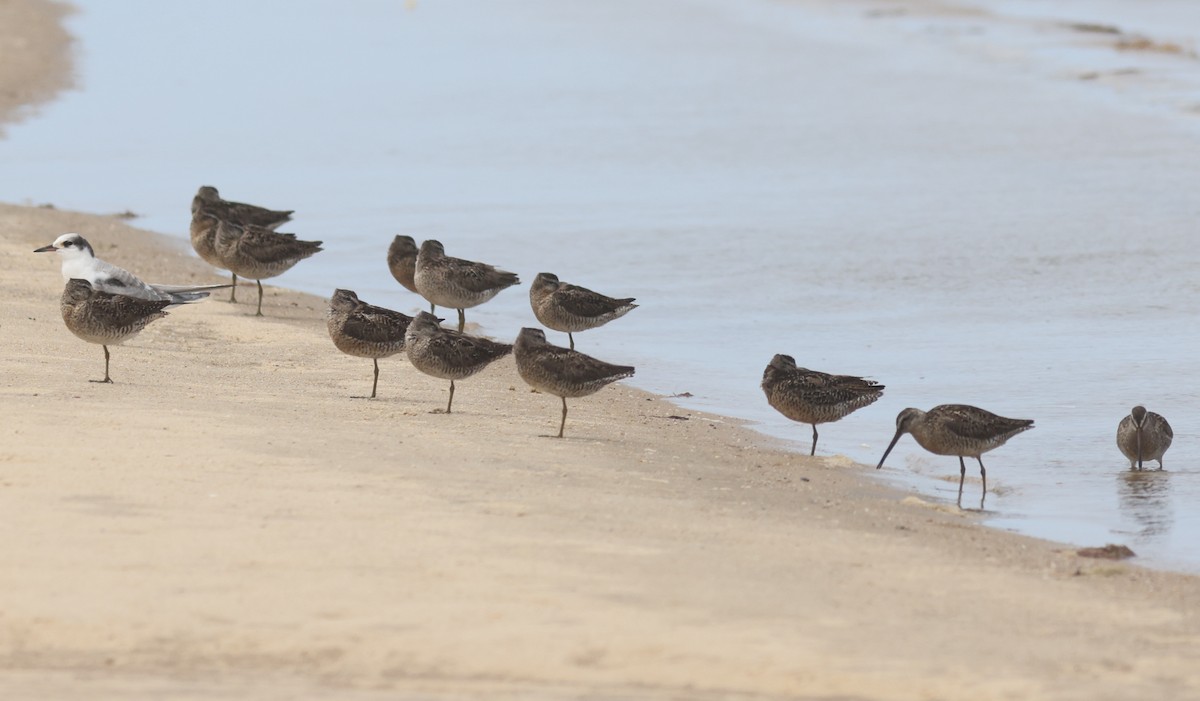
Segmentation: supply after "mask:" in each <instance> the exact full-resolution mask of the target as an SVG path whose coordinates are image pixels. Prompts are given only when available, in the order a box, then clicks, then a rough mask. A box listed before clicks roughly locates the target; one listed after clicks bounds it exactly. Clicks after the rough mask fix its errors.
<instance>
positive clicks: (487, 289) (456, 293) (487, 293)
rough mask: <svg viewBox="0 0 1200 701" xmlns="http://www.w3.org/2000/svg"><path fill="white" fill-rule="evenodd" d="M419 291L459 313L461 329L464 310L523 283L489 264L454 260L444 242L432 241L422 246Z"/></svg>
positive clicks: (416, 274) (418, 275)
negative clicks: (507, 288) (505, 289)
mask: <svg viewBox="0 0 1200 701" xmlns="http://www.w3.org/2000/svg"><path fill="white" fill-rule="evenodd" d="M413 280H414V281H415V282H416V285H417V291H418V292H420V293H421V296H422V297H424V298H425V299H427V300H429V303H430V304H432V305H434V307H449V308H451V309H457V310H458V330H459V332H461V331H462V330H463V327H464V326H466V323H467V317H466V314H465V313H464V311H463V310H465V309H469V308H470V307H475V306H478V305H480V304H483V303H484V302H486V301H488V300H489V299H491V298H492V297H495V296H496V295H497V294H498V293H499V292H500V290H503V289H504V288H506V287H512V286H513V285H517V284H520V282H521V281H520V280H519V279H517V275H516V273H510V272H506V271H504V270H498V269H497V268H496V267H494V266H491V265H488V264H487V263H476V262H475V261H470V260H463V259H461V258H452V257H450V256H448V255H446V249H445V247H444V246H442V244H441V242H439V241H434V240H432V239H430V240H428V241H425V242H424V243H422V244H421V250H420V252H419V253H418V254H417V268H416V273H415V274H414V275H413Z"/></svg>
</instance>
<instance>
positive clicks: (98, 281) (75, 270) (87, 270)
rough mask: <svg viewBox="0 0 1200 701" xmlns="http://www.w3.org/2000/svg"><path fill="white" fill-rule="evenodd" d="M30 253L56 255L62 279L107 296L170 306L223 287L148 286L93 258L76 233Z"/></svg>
mask: <svg viewBox="0 0 1200 701" xmlns="http://www.w3.org/2000/svg"><path fill="white" fill-rule="evenodd" d="M33 252H34V253H50V252H54V253H57V254H58V257H59V259H60V260H61V261H62V276H63V278H64V279H67V280H72V279H77V280H87V281H88V283H90V284H91V286H92V287H93V288H95V289H96V290H98V291H100V292H107V293H109V294H118V295H125V296H127V297H136V298H138V299H146V300H151V301H155V302H158V301H166V302H169V303H171V304H186V303H188V302H196V301H199V300H201V299H204V298H205V297H207V296H208V294H209V293H208V291H209V290H216V289H220V288H223V287H226V285H151V284H148V283H145V282H142V280H141V278H139V277H138V276H136V275H134V274H133V273H131V272H129V271H128V270H126V269H124V268H118V267H117V266H115V265H113V264H112V263H106V262H105V261H102V260H100V259H99V258H97V257H96V252H95V251H93V250H92V245H91V244H90V243H88V242H87V239H85V238H83V237H82V236H80V235H79V234H73V233H68V234H63V235H62V236H59V237H58V238H56V239H54V243H52V244H50V245H49V246H42V247H41V248H36V249H34V251H33Z"/></svg>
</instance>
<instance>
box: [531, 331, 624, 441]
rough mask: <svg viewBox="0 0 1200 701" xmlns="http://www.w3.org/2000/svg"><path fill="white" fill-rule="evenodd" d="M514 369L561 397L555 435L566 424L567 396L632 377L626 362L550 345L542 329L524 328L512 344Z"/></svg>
mask: <svg viewBox="0 0 1200 701" xmlns="http://www.w3.org/2000/svg"><path fill="white" fill-rule="evenodd" d="M513 358H515V359H516V361H517V372H518V373H520V375H521V379H523V380H525V382H527V383H528V384H529V385H530V386H531V387H533V388H534V389H536V390H538V391H541V392H545V393H547V394H553V395H554V396H556V397H558V398H560V399H562V421H561V422H559V424H558V437H559V438H562V437H563V429H565V428H566V426H567V397H570V398H572V399H574V398H576V397H586V396H588V395H589V394H593V393H595V392H597V391H599V390H600V388H601V387H604V386H605V385H607V384H611V383H613V382H616V381H617V380H623V379H625V378H626V377H633V371H634V369H633V368H632V367H630V366H628V365H613V364H612V363H606V362H604V361H603V360H597V359H596V358H593V357H592V356H590V355H584V354H583V353H580V352H579V351H576V350H572V349H570V348H562V347H560V346H555V345H551V344H550V343H549V342H548V341H547V340H546V334H545V333H544V332H543V331H542V330H541V329H533V328H524V329H521V333H520V334H518V335H517V342H516V344H515V345H514V347H513Z"/></svg>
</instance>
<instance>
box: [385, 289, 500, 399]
mask: <svg viewBox="0 0 1200 701" xmlns="http://www.w3.org/2000/svg"><path fill="white" fill-rule="evenodd" d="M404 347H405V350H406V351H407V352H408V360H409V362H411V363H412V364H413V367H415V368H416V369H418V370H420V371H421V372H423V373H425V374H426V375H431V376H433V377H437V378H441V379H443V380H450V400H449V401H447V402H446V413H447V414H449V413H450V407H451V405H453V404H454V381H455V380H462V379H465V378H468V377H470V376H471V375H474V374H475V373H477V372H479V371H480V370H482V369H484V368H485V367H487V366H488V365H489V364H490V363H491V362H492V361H494V360H499V359H500V358H503V357H504V356H506V355H508V354H509V353H511V352H512V349H513V347H512V346H510V345H508V344H507V343H497V342H495V341H491V340H488V339H486V338H479V337H478V336H468V335H467V334H464V333H461V332H456V331H451V330H449V329H444V328H442V327H441V325H440V324H438V318H437V317H436V316H434V315H432V314H430V313H429V312H421V313H419V314H417V315H416V316H415V317H414V318H413V320H412V323H411V324H409V325H408V332H407V333H406V334H405V335H404Z"/></svg>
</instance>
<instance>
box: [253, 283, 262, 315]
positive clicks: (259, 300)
mask: <svg viewBox="0 0 1200 701" xmlns="http://www.w3.org/2000/svg"><path fill="white" fill-rule="evenodd" d="M254 282H255V283H257V284H258V311H257V312H255V313H254V316H262V315H263V313H262V295H263V293H262V280H255V281H254Z"/></svg>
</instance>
